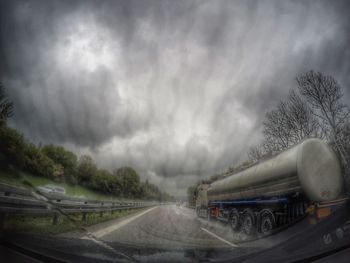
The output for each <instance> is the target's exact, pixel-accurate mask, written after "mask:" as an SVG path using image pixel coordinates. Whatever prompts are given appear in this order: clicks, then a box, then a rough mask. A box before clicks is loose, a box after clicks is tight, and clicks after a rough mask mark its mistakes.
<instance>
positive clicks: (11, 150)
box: [0, 126, 25, 168]
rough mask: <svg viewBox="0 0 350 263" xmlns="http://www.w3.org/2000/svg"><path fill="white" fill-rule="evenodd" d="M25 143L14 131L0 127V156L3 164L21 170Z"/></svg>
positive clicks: (21, 136) (20, 135)
mask: <svg viewBox="0 0 350 263" xmlns="http://www.w3.org/2000/svg"><path fill="white" fill-rule="evenodd" d="M24 148H25V141H24V138H23V135H22V134H20V133H18V132H17V131H16V130H15V129H12V128H9V127H7V126H0V155H1V159H2V160H3V162H6V163H7V164H11V165H14V166H17V167H19V168H22V167H23V165H24Z"/></svg>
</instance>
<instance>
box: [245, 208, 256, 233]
mask: <svg viewBox="0 0 350 263" xmlns="http://www.w3.org/2000/svg"><path fill="white" fill-rule="evenodd" d="M242 230H243V232H244V233H245V234H246V235H248V236H251V235H254V234H255V232H256V217H255V214H254V212H253V210H252V209H250V208H247V209H244V211H243V215H242Z"/></svg>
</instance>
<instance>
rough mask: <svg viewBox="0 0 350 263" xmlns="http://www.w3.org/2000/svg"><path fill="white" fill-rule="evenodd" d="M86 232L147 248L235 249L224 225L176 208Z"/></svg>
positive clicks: (149, 212)
mask: <svg viewBox="0 0 350 263" xmlns="http://www.w3.org/2000/svg"><path fill="white" fill-rule="evenodd" d="M213 228H215V230H213ZM88 231H89V232H90V233H92V234H93V235H94V236H95V237H97V238H98V239H99V240H102V241H104V242H107V243H119V244H127V245H136V246H139V247H148V248H161V249H162V248H164V249H168V248H172V249H188V248H234V247H237V246H238V245H237V244H236V241H237V238H234V237H235V235H234V233H233V232H232V231H231V229H230V228H228V227H227V226H224V225H221V224H218V223H210V222H207V221H206V220H203V219H199V218H197V216H196V215H195V213H194V211H193V210H192V209H189V208H186V207H178V206H175V205H168V206H159V207H153V208H150V209H147V210H145V211H142V212H140V213H137V214H136V215H132V216H129V217H127V218H123V219H121V220H116V221H112V222H108V223H104V224H100V225H95V226H92V227H89V228H88ZM80 238H87V237H86V236H81V237H80Z"/></svg>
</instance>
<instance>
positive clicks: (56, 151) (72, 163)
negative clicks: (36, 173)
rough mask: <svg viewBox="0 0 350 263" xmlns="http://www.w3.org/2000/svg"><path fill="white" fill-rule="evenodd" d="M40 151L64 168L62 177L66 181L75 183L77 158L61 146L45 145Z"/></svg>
mask: <svg viewBox="0 0 350 263" xmlns="http://www.w3.org/2000/svg"><path fill="white" fill-rule="evenodd" d="M42 152H43V153H44V154H45V155H46V156H48V157H49V158H50V159H51V160H53V161H54V162H55V163H57V164H60V165H61V166H62V167H63V170H64V178H65V180H66V181H67V182H69V183H73V184H75V183H76V182H77V174H78V158H77V156H76V155H75V154H74V153H72V152H71V151H68V150H66V149H65V148H63V147H62V146H54V145H46V146H44V147H43V148H42Z"/></svg>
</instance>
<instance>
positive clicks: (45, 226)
mask: <svg viewBox="0 0 350 263" xmlns="http://www.w3.org/2000/svg"><path fill="white" fill-rule="evenodd" d="M144 209H145V208H140V209H131V210H122V211H114V212H113V214H112V213H111V212H104V213H103V216H102V217H101V216H100V213H89V214H87V215H86V221H82V214H76V215H69V218H71V219H73V220H74V223H73V222H72V221H71V220H69V219H68V218H67V217H65V216H63V215H61V216H60V217H59V218H58V222H57V224H56V225H53V224H52V222H53V217H52V216H32V215H8V216H7V217H6V220H5V224H4V230H5V231H8V232H17V233H18V232H21V233H22V232H26V233H35V234H43V235H54V234H59V233H64V232H68V231H73V230H77V228H79V227H84V226H90V225H94V224H97V223H101V222H105V221H108V220H112V219H116V218H120V217H125V216H127V215H130V214H133V213H136V212H139V211H141V210H144Z"/></svg>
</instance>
